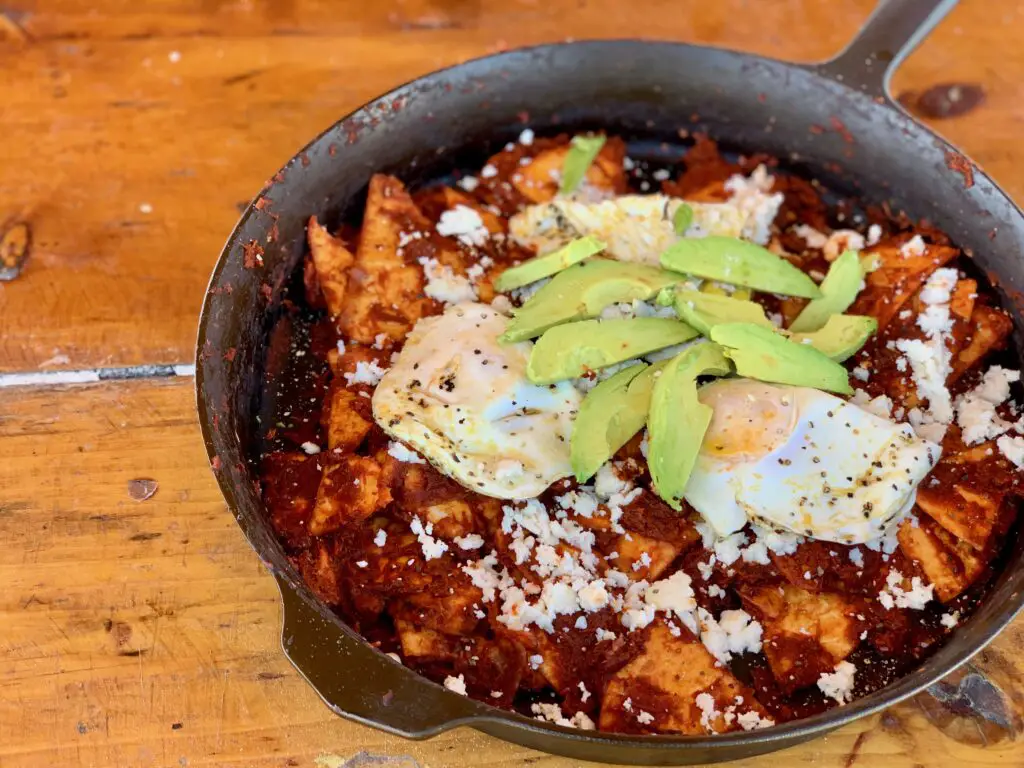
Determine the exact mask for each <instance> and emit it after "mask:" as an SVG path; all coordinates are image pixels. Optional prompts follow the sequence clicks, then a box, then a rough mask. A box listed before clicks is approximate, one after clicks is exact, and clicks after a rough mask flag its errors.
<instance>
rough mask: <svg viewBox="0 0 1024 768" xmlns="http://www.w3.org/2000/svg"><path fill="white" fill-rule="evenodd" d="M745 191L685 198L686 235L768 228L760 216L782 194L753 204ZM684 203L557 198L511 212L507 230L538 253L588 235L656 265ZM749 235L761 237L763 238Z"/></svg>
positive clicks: (625, 257)
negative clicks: (688, 212)
mask: <svg viewBox="0 0 1024 768" xmlns="http://www.w3.org/2000/svg"><path fill="white" fill-rule="evenodd" d="M749 197H750V196H747V197H744V198H737V199H736V200H733V201H730V202H727V203H689V205H690V207H691V208H692V209H693V220H692V222H691V224H690V226H689V228H688V229H687V230H686V236H687V237H705V236H707V235H723V236H728V237H748V236H750V235H752V234H755V233H762V232H765V231H767V230H766V225H764V222H771V220H772V219H773V218H774V217H775V213H776V212H777V211H778V208H779V204H780V203H781V201H782V197H781V195H760V197H759V198H758V200H757V201H756V202H757V203H758V205H751V203H750V200H749V199H748V198H749ZM682 204H683V201H682V200H680V199H679V198H677V197H669V196H667V195H622V196H620V197H616V198H613V199H610V200H601V201H599V202H587V201H583V200H578V199H573V198H557V199H555V200H552V201H551V202H549V203H541V204H539V205H531V206H529V207H527V208H525V209H524V210H522V211H521V212H519V213H518V214H516V215H515V216H513V217H512V218H511V219H510V221H509V233H510V234H511V235H512V237H513V238H514V239H515V240H516V241H517V242H518V243H520V244H521V245H525V246H528V247H531V248H534V249H535V250H536V251H537V252H538V253H542V254H543V253H548V252H550V251H553V250H556V249H557V248H560V247H562V246H563V245H565V244H566V243H568V242H569V241H571V240H573V239H575V238H577V237H583V236H584V235H591V236H593V237H597V238H598V239H600V240H602V241H604V242H605V243H607V244H608V248H607V251H606V253H607V254H608V255H610V256H611V257H612V258H615V259H618V260H619V261H633V262H639V263H642V264H651V265H654V266H657V265H658V263H659V262H658V257H659V256H660V255H661V253H662V252H663V251H664V250H665V249H666V248H668V247H669V246H670V245H672V244H673V243H675V242H676V241H677V240H678V239H679V235H677V234H676V232H675V229H674V227H673V221H672V220H673V217H674V216H675V212H676V210H677V209H678V208H679V206H680V205H682ZM752 239H755V241H758V242H760V239H761V238H757V237H755V238H752ZM760 244H761V245H763V244H764V243H763V242H760Z"/></svg>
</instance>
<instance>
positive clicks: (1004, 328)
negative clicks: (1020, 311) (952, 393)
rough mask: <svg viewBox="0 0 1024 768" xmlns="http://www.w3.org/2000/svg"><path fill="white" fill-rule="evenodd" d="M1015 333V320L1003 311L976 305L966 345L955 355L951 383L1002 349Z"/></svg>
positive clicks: (972, 313)
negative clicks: (990, 353) (993, 352)
mask: <svg viewBox="0 0 1024 768" xmlns="http://www.w3.org/2000/svg"><path fill="white" fill-rule="evenodd" d="M1012 332H1013V320H1011V319H1010V317H1009V315H1007V314H1006V313H1005V312H1004V311H1003V310H1001V309H994V308H993V307H989V306H985V305H984V304H975V305H974V309H973V311H972V312H971V321H970V331H969V332H968V337H967V342H966V345H965V346H964V347H963V349H961V350H960V351H959V353H958V354H955V355H953V360H952V366H953V374H952V376H951V377H950V379H951V381H950V383H952V382H954V381H956V380H957V379H959V378H960V377H961V376H963V374H964V373H966V372H967V371H969V370H970V369H971V368H973V367H974V366H975V365H977V364H978V363H979V362H981V361H982V360H983V359H984V358H985V356H986V355H988V353H989V352H992V351H994V350H997V349H1002V348H1003V347H1004V346H1005V345H1006V340H1007V339H1008V338H1009V337H1010V333H1012Z"/></svg>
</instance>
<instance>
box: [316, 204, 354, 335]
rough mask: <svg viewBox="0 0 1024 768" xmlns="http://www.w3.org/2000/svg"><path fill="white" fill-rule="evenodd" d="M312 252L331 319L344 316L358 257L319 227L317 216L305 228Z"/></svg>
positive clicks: (323, 228)
mask: <svg viewBox="0 0 1024 768" xmlns="http://www.w3.org/2000/svg"><path fill="white" fill-rule="evenodd" d="M306 238H307V239H308V240H309V251H310V255H311V256H312V258H313V266H315V267H316V276H317V280H318V281H319V283H320V290H321V291H322V292H323V295H324V301H325V302H326V303H327V311H328V312H330V313H331V316H332V317H338V316H339V315H341V313H342V310H343V309H344V307H345V294H346V292H347V291H348V273H349V269H350V268H351V266H352V263H353V262H354V261H355V256H353V255H352V252H351V251H350V250H349V249H348V248H346V247H345V244H344V243H342V242H341V240H339V239H338V238H336V237H334V236H333V235H331V233H330V232H328V231H327V229H326V228H325V227H322V226H321V225H320V222H318V221H317V219H316V216H310V217H309V224H308V225H307V226H306Z"/></svg>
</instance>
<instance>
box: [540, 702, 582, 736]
mask: <svg viewBox="0 0 1024 768" xmlns="http://www.w3.org/2000/svg"><path fill="white" fill-rule="evenodd" d="M530 711H531V712H533V714H534V715H536V716H537V717H536V719H537V720H547V721H548V722H549V723H554V724H555V725H561V726H565V727H566V728H579V729H580V730H581V731H593V730H595V729H596V728H597V726H596V725H595V724H594V721H593V720H591V719H590V717H589V716H588V715H587V713H586V712H577V713H576V714H575V715H573V716H572V717H571V718H566V717H565V716H564V715H563V714H562V708H561V707H560V706H558V705H557V704H546V703H543V702H540V703H537V704H531V705H530Z"/></svg>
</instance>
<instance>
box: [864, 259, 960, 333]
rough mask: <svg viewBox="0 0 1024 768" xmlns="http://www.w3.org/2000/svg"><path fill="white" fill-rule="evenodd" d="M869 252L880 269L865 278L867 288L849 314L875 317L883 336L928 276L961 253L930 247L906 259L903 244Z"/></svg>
mask: <svg viewBox="0 0 1024 768" xmlns="http://www.w3.org/2000/svg"><path fill="white" fill-rule="evenodd" d="M866 253H871V254H874V255H875V256H876V257H877V259H878V260H879V261H880V266H879V267H878V268H877V269H876V270H874V271H873V272H870V273H868V275H867V276H866V277H865V279H864V281H865V283H866V284H867V285H866V287H865V288H864V290H863V291H861V292H860V294H859V295H858V296H857V300H856V301H855V302H853V304H852V305H851V306H850V308H849V309H848V310H847V312H848V313H849V314H851V315H870V316H871V317H873V318H875V319H876V320H877V321H878V331H879V333H881V332H882V331H883V330H884V329H885V327H886V326H887V325H888V324H889V322H890V321H891V320H892V319H893V318H894V317H895V316H896V313H897V312H899V311H900V309H901V308H902V307H903V305H904V304H905V303H906V302H907V300H909V299H910V297H911V296H913V295H914V294H915V293H917V291H918V289H920V287H921V286H922V285H923V284H924V282H925V280H927V279H928V276H929V275H930V274H931V273H932V272H934V271H935V270H936V269H938V268H939V267H941V266H942V265H943V264H946V263H947V262H949V261H951V260H952V259H953V258H955V257H956V256H957V255H958V254H959V251H958V250H957V249H956V248H949V247H947V246H942V245H929V246H927V248H925V252H924V254H922V255H920V256H904V255H903V254H902V253H901V252H900V246H899V245H889V244H885V245H877V246H875V247H874V248H870V249H868V251H866Z"/></svg>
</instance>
